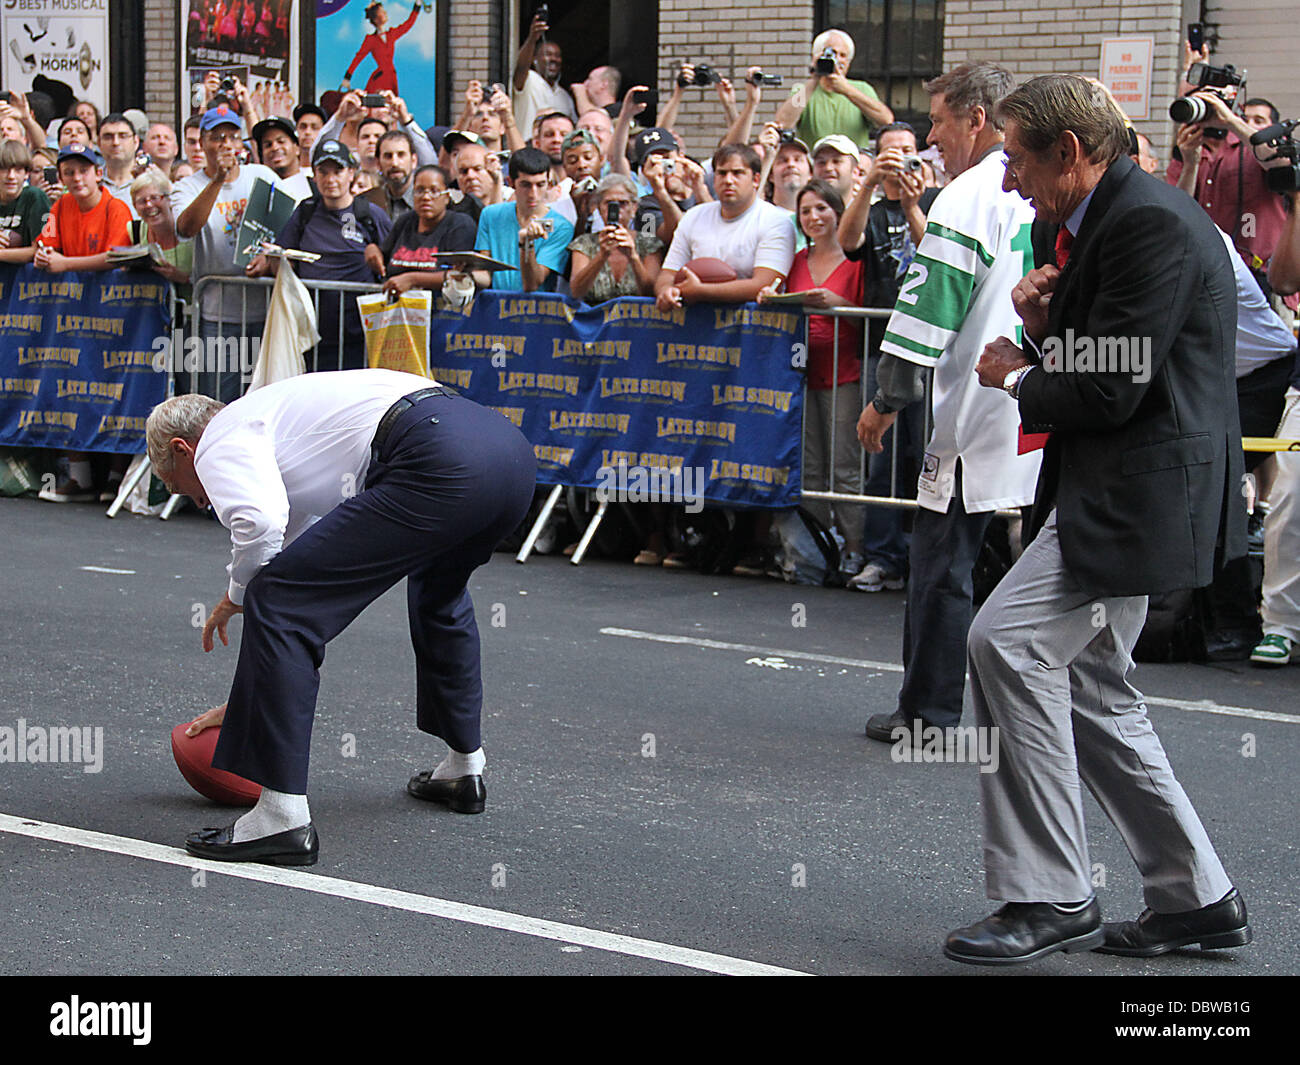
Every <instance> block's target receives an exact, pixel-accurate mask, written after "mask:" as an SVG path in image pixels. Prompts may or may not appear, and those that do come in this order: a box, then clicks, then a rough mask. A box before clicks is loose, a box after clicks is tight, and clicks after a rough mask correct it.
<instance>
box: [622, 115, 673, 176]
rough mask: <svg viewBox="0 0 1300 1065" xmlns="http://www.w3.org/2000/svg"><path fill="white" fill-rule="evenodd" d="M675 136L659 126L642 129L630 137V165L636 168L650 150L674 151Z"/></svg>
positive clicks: (639, 167) (638, 167)
mask: <svg viewBox="0 0 1300 1065" xmlns="http://www.w3.org/2000/svg"><path fill="white" fill-rule="evenodd" d="M676 150H677V138H676V137H674V136H673V135H672V134H671V133H670V132H669V131H668V130H666V129H663V128H662V127H660V126H655V127H653V128H651V129H643V130H642V131H641V132H640V133H638V134H637V135H636V136H635V137H633V138H632V165H633V166H634V167H636V168H637V169H638V170H640V169H641V164H642V163H643V162H645V157H646V156H647V155H649V154H650V153H651V152H675V151H676Z"/></svg>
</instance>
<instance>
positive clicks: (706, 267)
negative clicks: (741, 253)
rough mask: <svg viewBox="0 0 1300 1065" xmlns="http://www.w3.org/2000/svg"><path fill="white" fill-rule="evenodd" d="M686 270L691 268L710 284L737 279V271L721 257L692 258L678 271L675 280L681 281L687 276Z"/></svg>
mask: <svg viewBox="0 0 1300 1065" xmlns="http://www.w3.org/2000/svg"><path fill="white" fill-rule="evenodd" d="M686 270H689V271H690V272H691V273H693V274H694V275H695V276H696V277H698V278H699V279H700V280H701V281H704V282H706V283H708V284H716V283H717V282H720V281H735V280H736V271H735V270H733V269H732V268H731V267H730V266H729V265H727V264H726V263H724V262H723V261H722V260H721V259H709V258H704V259H692V260H691V261H690V262H688V263H687V264H686V265H685V266H683V267H682V268H681V270H678V271H677V277H676V278H675V279H674V280H675V281H677V282H680V281H681V280H682V278H684V277H685V276H686V274H685V273H684V271H686Z"/></svg>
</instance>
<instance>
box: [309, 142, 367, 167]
mask: <svg viewBox="0 0 1300 1065" xmlns="http://www.w3.org/2000/svg"><path fill="white" fill-rule="evenodd" d="M327 160H330V161H333V162H335V163H338V164H339V166H350V167H352V169H353V170H355V169H356V167H357V157H356V156H355V155H354V154H353V153H352V149H351V148H349V147H348V146H347V145H346V144H344V143H343V142H342V141H336V140H335V139H334V138H333V137H331V138H330V139H329V140H327V141H321V142H320V143H319V144H318V145H316V149H315V151H313V152H312V153H311V165H312V166H320V165H321V163H323V162H326V161H327Z"/></svg>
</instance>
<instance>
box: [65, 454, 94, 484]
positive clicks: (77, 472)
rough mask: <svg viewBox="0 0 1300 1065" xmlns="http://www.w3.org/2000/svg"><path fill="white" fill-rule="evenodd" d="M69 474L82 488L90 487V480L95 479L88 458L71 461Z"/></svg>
mask: <svg viewBox="0 0 1300 1065" xmlns="http://www.w3.org/2000/svg"><path fill="white" fill-rule="evenodd" d="M68 476H69V477H71V478H72V479H73V480H74V481H76V482H77V484H79V485H81V487H82V488H89V487H90V482H91V481H92V480H94V477H93V476H92V475H91V472H90V462H89V461H88V460H86V459H78V460H76V461H73V462H69V463H68Z"/></svg>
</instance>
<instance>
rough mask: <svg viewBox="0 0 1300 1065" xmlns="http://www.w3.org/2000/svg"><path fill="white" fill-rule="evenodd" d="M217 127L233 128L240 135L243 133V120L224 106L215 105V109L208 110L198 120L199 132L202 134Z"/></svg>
mask: <svg viewBox="0 0 1300 1065" xmlns="http://www.w3.org/2000/svg"><path fill="white" fill-rule="evenodd" d="M218 126H234V127H235V128H236V129H237V130H239V132H240V133H243V132H244V120H243V119H242V118H240V117H239V116H238V115H237V114H235V112H234V111H232V110H231V109H230V107H229V106H227V105H226V104H217V106H216V107H212V108H209V109H208V110H207V111H204V112H203V117H202V118H201V119H199V130H200V131H201V132H203V133H207V132H208V130H210V129H216V128H217V127H218Z"/></svg>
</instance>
